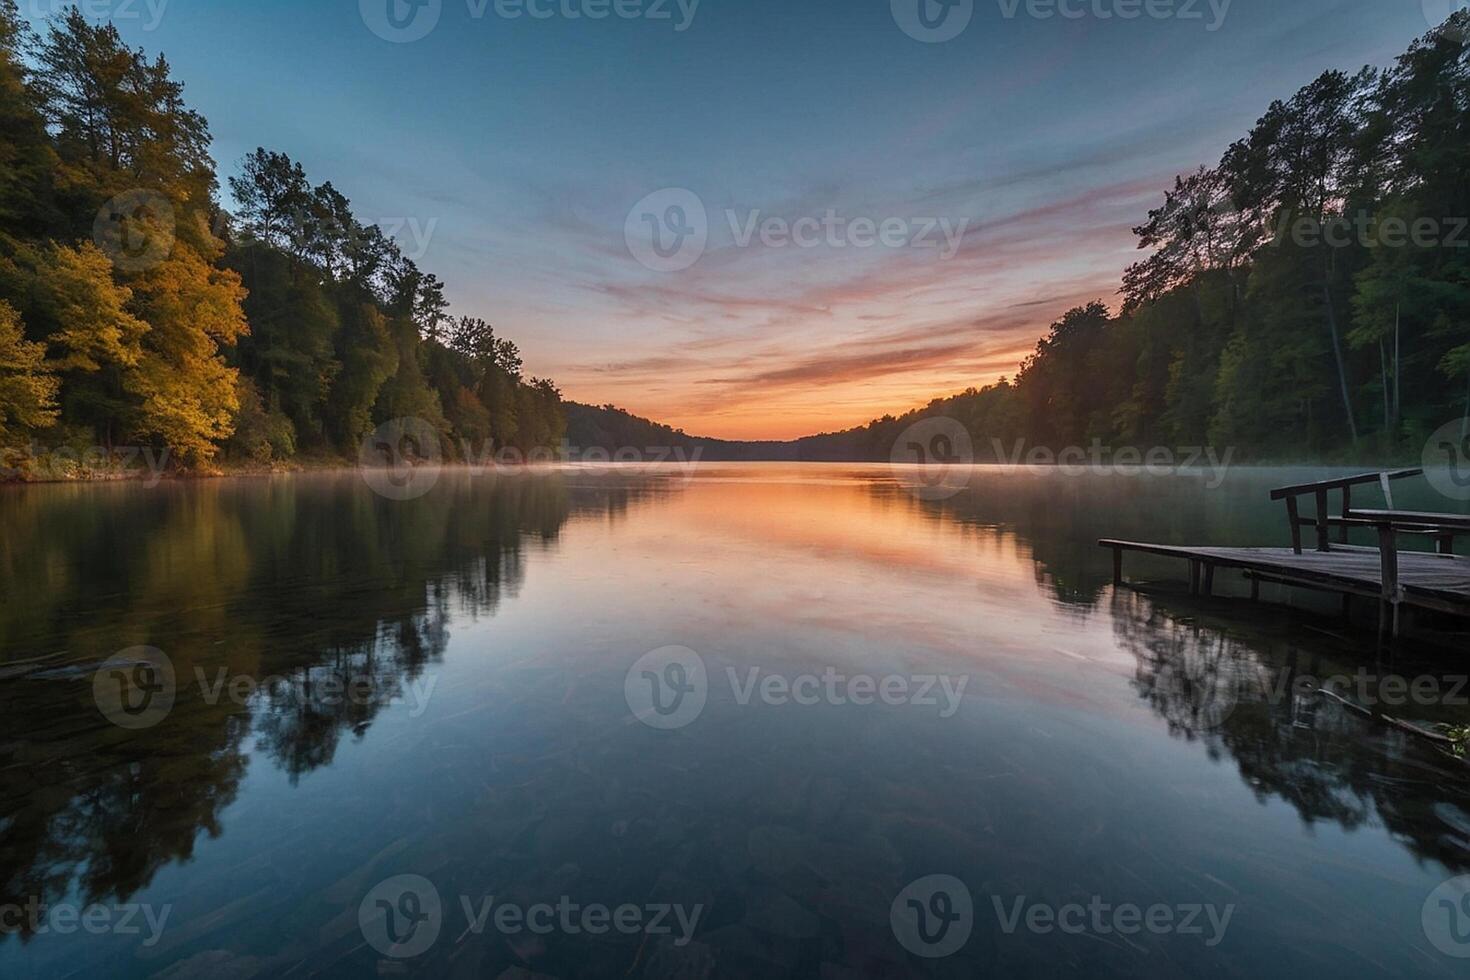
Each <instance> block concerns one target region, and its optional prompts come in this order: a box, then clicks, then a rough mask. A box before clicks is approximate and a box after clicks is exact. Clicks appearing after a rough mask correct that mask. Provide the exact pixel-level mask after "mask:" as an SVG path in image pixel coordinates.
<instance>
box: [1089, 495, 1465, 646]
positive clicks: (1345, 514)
mask: <svg viewBox="0 0 1470 980" xmlns="http://www.w3.org/2000/svg"><path fill="white" fill-rule="evenodd" d="M1422 473H1423V471H1422V470H1418V469H1412V470H1390V471H1385V472H1382V473H1361V474H1357V475H1354V476H1347V477H1336V478H1334V479H1330V480H1322V481H1319V482H1316V483H1302V484H1296V485H1294V486H1289V487H1281V488H1279V489H1276V490H1273V491H1271V499H1272V500H1284V501H1285V502H1286V515H1287V526H1288V528H1289V529H1290V531H1291V539H1292V546H1291V547H1290V548H1257V547H1247V548H1226V547H1212V546H1199V545H1193V546H1191V545H1169V544H1149V543H1145V542H1141V541H1121V540H1118V539H1116V538H1103V539H1101V540H1100V541H1098V544H1100V545H1102V546H1103V547H1105V548H1111V549H1112V550H1113V583H1114V584H1115V585H1122V584H1123V555H1124V553H1125V552H1129V551H1137V552H1143V553H1145V554H1153V555H1164V556H1167V557H1175V558H1183V559H1187V560H1188V561H1189V591H1190V592H1191V593H1192V594H1195V595H1198V594H1199V593H1201V592H1203V593H1204V594H1205V595H1209V594H1210V592H1211V591H1212V590H1213V587H1214V581H1215V569H1216V568H1239V569H1242V570H1243V571H1244V572H1245V574H1246V576H1247V577H1248V578H1249V579H1250V580H1251V598H1252V599H1255V598H1258V597H1259V595H1260V583H1261V582H1277V583H1281V584H1283V585H1289V586H1299V587H1302V588H1310V589H1318V590H1322V591H1328V592H1336V593H1339V594H1340V595H1342V596H1343V609H1344V611H1345V612H1346V610H1347V608H1348V603H1349V602H1350V600H1351V598H1352V597H1353V596H1363V597H1366V598H1371V599H1376V600H1377V601H1378V602H1379V603H1380V609H1381V610H1382V612H1383V615H1382V617H1381V619H1380V620H1379V622H1380V628H1381V629H1389V628H1391V629H1392V630H1393V634H1394V635H1395V636H1397V635H1398V634H1399V631H1400V616H1399V613H1400V609H1401V607H1405V606H1407V607H1411V608H1421V609H1429V610H1434V611H1436V612H1445V613H1450V614H1452V615H1456V616H1467V617H1470V558H1465V557H1461V556H1458V555H1456V554H1455V539H1456V538H1457V537H1464V536H1470V516H1467V515H1464V514H1441V513H1431V512H1427V511H1402V510H1394V509H1392V508H1393V491H1392V488H1391V486H1390V484H1391V483H1392V482H1393V481H1394V480H1402V479H1406V478H1408V477H1412V476H1418V475H1421V474H1422ZM1370 483H1377V484H1378V485H1379V486H1380V487H1381V488H1382V490H1383V496H1384V498H1385V500H1386V501H1387V502H1388V504H1389V509H1387V510H1365V509H1361V508H1355V507H1353V506H1352V490H1353V488H1354V487H1356V486H1361V485H1364V484H1370ZM1332 492H1336V493H1339V494H1341V498H1342V510H1341V512H1340V513H1339V514H1337V515H1333V514H1332V513H1331V512H1330V511H1329V510H1328V494H1329V493H1332ZM1305 496H1310V497H1314V498H1315V499H1316V504H1317V508H1316V514H1315V515H1314V516H1312V517H1303V516H1302V515H1301V513H1300V511H1299V508H1298V505H1297V500H1298V498H1299V497H1305ZM1303 527H1310V528H1314V529H1315V530H1316V537H1317V542H1316V543H1317V548H1316V550H1315V551H1309V550H1306V549H1304V548H1303V547H1302V534H1301V531H1302V528H1303ZM1334 527H1336V528H1337V530H1338V532H1339V534H1338V542H1337V543H1336V544H1333V543H1332V541H1331V534H1330V532H1331V530H1332V528H1334ZM1349 528H1359V529H1363V530H1367V529H1370V528H1371V529H1372V530H1373V531H1374V532H1376V535H1377V538H1378V547H1377V548H1368V547H1362V546H1358V545H1352V544H1348V543H1347V532H1348V530H1349ZM1401 535H1416V536H1428V537H1429V538H1431V539H1432V541H1433V542H1434V545H1435V548H1436V550H1435V551H1434V552H1424V551H1405V550H1403V549H1401V548H1400V547H1399V542H1398V538H1399V536H1401Z"/></svg>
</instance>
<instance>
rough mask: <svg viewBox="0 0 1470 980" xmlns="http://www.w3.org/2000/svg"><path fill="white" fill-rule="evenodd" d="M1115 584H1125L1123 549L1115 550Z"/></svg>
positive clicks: (1116, 548)
mask: <svg viewBox="0 0 1470 980" xmlns="http://www.w3.org/2000/svg"><path fill="white" fill-rule="evenodd" d="M1113 584H1114V585H1122V584H1123V549H1122V548H1119V547H1116V546H1115V547H1114V548H1113Z"/></svg>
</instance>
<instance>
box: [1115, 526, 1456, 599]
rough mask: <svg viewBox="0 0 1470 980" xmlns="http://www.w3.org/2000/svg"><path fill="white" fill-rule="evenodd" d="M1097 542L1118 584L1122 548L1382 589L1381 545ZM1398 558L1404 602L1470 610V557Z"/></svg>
mask: <svg viewBox="0 0 1470 980" xmlns="http://www.w3.org/2000/svg"><path fill="white" fill-rule="evenodd" d="M1098 544H1100V545H1102V546H1103V547H1106V548H1112V549H1113V554H1114V562H1113V569H1114V579H1115V580H1116V581H1117V582H1118V583H1119V584H1121V583H1122V553H1123V552H1124V551H1140V552H1146V553H1149V554H1155V555H1166V556H1171V557H1176V558H1186V559H1189V560H1190V561H1191V562H1199V563H1202V564H1204V565H1213V566H1215V567H1217V568H1240V569H1244V570H1245V571H1250V572H1259V573H1262V574H1264V575H1268V576H1270V577H1271V578H1273V579H1277V580H1281V581H1289V580H1291V579H1299V580H1300V584H1302V585H1305V586H1324V585H1331V586H1336V587H1339V588H1338V591H1344V592H1349V593H1351V594H1354V595H1362V596H1367V597H1370V598H1374V599H1377V598H1379V597H1380V596H1382V594H1383V570H1382V562H1381V556H1380V555H1379V552H1378V549H1376V548H1352V547H1343V546H1339V547H1338V549H1337V550H1334V551H1306V552H1303V553H1301V554H1297V553H1296V552H1294V551H1293V550H1292V549H1290V548H1204V547H1192V546H1179V545H1164V544H1145V543H1142V542H1138V541H1118V540H1115V539H1112V538H1103V539H1102V540H1101V541H1099V542H1098ZM1398 564H1399V586H1400V588H1401V589H1402V590H1403V597H1404V601H1405V602H1409V603H1411V604H1415V605H1422V606H1424V607H1425V608H1429V609H1440V610H1443V611H1447V612H1464V613H1467V614H1470V558H1464V557H1459V556H1456V555H1439V554H1430V553H1428V552H1419V551H1401V552H1399V554H1398ZM1416 600H1420V601H1416Z"/></svg>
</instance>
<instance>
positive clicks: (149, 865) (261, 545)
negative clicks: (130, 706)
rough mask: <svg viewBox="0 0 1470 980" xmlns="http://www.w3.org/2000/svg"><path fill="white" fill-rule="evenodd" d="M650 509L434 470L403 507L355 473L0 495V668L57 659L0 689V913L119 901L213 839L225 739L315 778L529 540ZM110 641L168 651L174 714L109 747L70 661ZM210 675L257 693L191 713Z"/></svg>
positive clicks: (620, 498)
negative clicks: (8, 908) (30, 902)
mask: <svg viewBox="0 0 1470 980" xmlns="http://www.w3.org/2000/svg"><path fill="white" fill-rule="evenodd" d="M584 483H586V481H584ZM650 492H659V491H657V490H656V489H655V488H654V487H653V486H651V485H648V484H647V483H646V481H645V483H644V484H640V483H639V482H638V481H636V480H629V481H627V482H626V485H615V486H613V487H612V488H611V489H598V488H595V487H593V486H592V485H591V484H587V485H585V486H582V487H579V488H572V489H569V488H568V486H567V481H566V480H564V479H563V478H562V477H560V476H556V475H550V476H530V475H525V476H519V477H514V478H499V479H496V480H488V479H484V480H482V479H477V478H473V477H470V476H467V475H465V474H462V473H461V474H456V473H453V472H448V473H446V474H445V475H444V476H443V477H442V478H441V481H440V484H439V485H438V486H436V487H435V489H434V490H433V491H432V492H431V493H429V494H428V495H426V496H424V497H422V498H419V499H417V500H413V501H405V502H395V501H387V500H382V499H380V498H378V497H376V496H374V495H373V494H371V493H370V492H369V491H368V489H367V488H366V487H365V486H364V485H363V484H362V482H361V481H360V480H358V479H357V477H356V476H355V475H341V476H335V475H334V476H302V477H296V478H291V479H284V480H276V479H271V480H259V481H249V480H246V481H219V482H213V483H200V484H193V485H187V486H172V485H167V484H165V485H162V486H160V487H157V488H153V489H151V490H150V489H147V488H143V487H136V486H125V487H101V488H93V487H85V488H73V487H59V488H36V489H33V490H27V491H23V492H17V493H13V494H8V495H5V497H4V499H3V500H0V520H3V524H4V526H5V528H6V534H5V536H4V537H3V538H0V593H3V594H4V595H5V596H6V600H7V601H6V602H5V604H4V606H3V607H0V650H3V651H4V655H5V657H6V658H9V660H11V661H18V660H28V659H34V658H36V657H38V656H46V655H48V654H53V653H54V654H57V655H56V656H55V657H54V659H52V660H48V662H47V663H46V665H45V666H46V668H47V669H44V670H37V671H32V672H31V673H30V674H28V675H27V676H25V677H23V678H12V679H10V680H7V681H5V682H4V683H3V684H0V712H3V714H0V719H3V720H0V771H3V772H4V774H5V775H4V778H3V779H0V903H7V902H21V903H24V902H25V901H26V900H27V899H28V898H29V897H31V896H37V897H39V898H40V899H41V900H43V901H48V902H49V901H55V900H56V899H57V898H58V897H59V896H61V895H62V894H64V893H66V892H68V891H69V890H71V889H72V888H76V889H77V890H78V891H79V892H80V893H81V895H82V896H83V898H84V899H85V900H87V901H93V900H104V899H106V898H108V897H109V896H118V897H119V898H125V897H126V896H128V895H130V894H132V893H133V892H135V891H137V890H138V889H139V888H141V887H143V886H144V885H146V884H147V883H148V882H149V880H150V879H151V878H152V876H153V874H154V873H155V872H156V871H157V870H158V869H159V868H160V867H161V866H163V865H164V864H166V863H169V862H171V861H175V860H184V859H187V858H188V857H189V855H190V854H191V852H192V850H193V846H194V841H195V840H196V838H197V835H198V833H199V832H200V831H201V830H202V831H204V832H206V833H208V834H210V835H211V836H213V835H216V834H218V833H220V832H221V830H222V828H221V826H220V821H219V815H220V812H221V810H222V809H223V808H224V807H225V806H226V805H228V804H229V803H230V802H231V801H232V800H233V799H234V796H235V793H236V790H237V787H238V785H239V781H240V779H241V777H242V776H243V774H244V770H245V766H246V760H247V755H246V753H245V752H244V751H243V750H242V745H243V743H244V741H245V738H246V736H247V735H250V734H252V733H253V735H254V736H255V746H256V749H255V751H258V752H261V753H262V754H264V755H265V756H266V757H268V758H271V759H273V760H274V761H275V762H276V764H278V765H280V766H281V767H282V768H283V769H285V770H286V771H287V772H288V773H289V774H290V775H291V777H292V779H293V780H295V779H298V778H300V777H301V776H303V775H304V774H306V773H309V772H310V771H311V770H313V769H315V768H316V767H318V766H321V765H324V764H326V763H329V762H330V761H331V759H332V758H333V755H334V753H335V751H336V748H337V746H338V744H339V743H340V740H341V738H342V737H343V734H344V733H346V732H351V733H353V734H354V735H361V734H362V733H363V732H365V731H366V730H367V728H368V726H369V725H371V723H372V721H373V719H374V718H375V717H376V716H377V714H378V712H379V711H381V710H382V708H383V707H384V706H386V705H387V704H389V703H390V702H392V701H393V700H394V699H395V698H397V697H400V696H401V695H402V694H403V692H404V689H405V685H407V684H410V683H412V682H414V681H416V680H418V679H419V678H420V677H421V676H422V674H423V673H424V671H425V669H426V667H427V666H428V665H430V664H432V663H434V662H435V661H437V660H439V659H440V658H441V657H442V656H443V653H444V650H445V648H446V645H447V643H448V639H449V624H450V621H451V619H452V617H453V616H454V615H456V614H459V613H465V614H471V615H490V614H493V613H494V611H495V609H496V607H497V606H498V604H499V603H500V602H501V601H502V599H503V598H504V597H506V596H513V595H514V594H515V593H516V591H517V589H518V588H519V587H520V585H521V583H522V581H523V580H524V577H525V573H526V566H525V563H524V560H523V559H524V552H525V549H526V547H527V545H528V544H529V545H530V546H532V547H548V546H551V545H552V544H553V543H554V542H555V540H556V537H557V535H558V533H559V532H560V530H561V528H562V527H563V525H564V524H565V522H566V521H567V519H568V518H569V517H570V516H571V515H573V514H574V513H579V512H582V513H587V514H588V515H592V516H595V515H599V514H602V515H607V516H614V517H615V516H616V515H617V514H618V513H620V512H621V510H623V509H625V508H626V507H628V506H629V505H630V504H631V503H632V502H635V501H636V500H638V499H639V498H640V497H641V496H642V495H644V494H646V493H650ZM12 532H13V533H12ZM132 644H150V645H152V646H156V647H158V648H160V649H162V650H164V651H165V652H166V653H167V654H168V655H169V657H170V658H171V659H172V662H173V665H174V668H175V673H176V676H177V680H178V700H177V702H176V703H175V706H174V708H173V710H172V712H171V713H170V714H169V715H168V717H167V718H166V719H164V721H163V722H161V723H160V724H158V725H157V726H155V727H153V728H149V729H144V730H141V731H134V732H126V731H123V730H121V729H118V728H115V727H113V726H111V725H109V724H108V723H107V722H106V721H105V720H104V719H103V718H102V717H101V716H100V715H99V714H98V712H97V710H96V708H95V706H94V704H93V703H92V700H91V683H90V680H91V677H90V671H89V669H88V667H87V665H95V664H96V663H98V662H100V661H102V660H104V659H106V658H107V657H108V656H110V655H112V654H113V653H115V652H117V650H118V649H120V648H122V647H124V646H128V645H132ZM5 663H6V660H4V659H0V666H4V664H5ZM67 664H77V665H80V666H78V667H75V668H68V667H67V666H66V665H67ZM221 672H223V675H224V676H229V677H233V676H242V675H243V676H247V677H250V678H252V679H254V680H255V681H256V682H257V683H258V684H260V688H259V690H258V691H257V692H256V694H255V696H254V697H253V698H251V699H250V700H249V702H248V703H247V704H245V705H243V706H242V705H239V704H235V703H233V702H232V701H231V700H230V698H229V697H228V696H226V697H222V698H220V699H218V700H217V701H216V702H214V703H210V701H209V699H207V698H205V697H203V696H202V695H201V693H200V685H199V683H197V678H202V679H204V680H205V681H206V683H212V682H213V681H214V680H215V679H216V678H218V677H219V676H221ZM343 692H346V693H345V694H344V693H343Z"/></svg>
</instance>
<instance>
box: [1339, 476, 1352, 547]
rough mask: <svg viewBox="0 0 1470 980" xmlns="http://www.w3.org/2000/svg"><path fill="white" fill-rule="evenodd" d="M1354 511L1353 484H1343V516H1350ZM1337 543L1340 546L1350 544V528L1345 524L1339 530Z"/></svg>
mask: <svg viewBox="0 0 1470 980" xmlns="http://www.w3.org/2000/svg"><path fill="white" fill-rule="evenodd" d="M1352 509H1353V488H1352V485H1351V484H1343V487H1342V516H1343V517H1346V516H1348V512H1349V511H1351V510H1352ZM1337 541H1338V543H1339V544H1347V543H1348V526H1347V525H1346V524H1344V525H1343V526H1342V527H1340V528H1338V529H1337Z"/></svg>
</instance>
